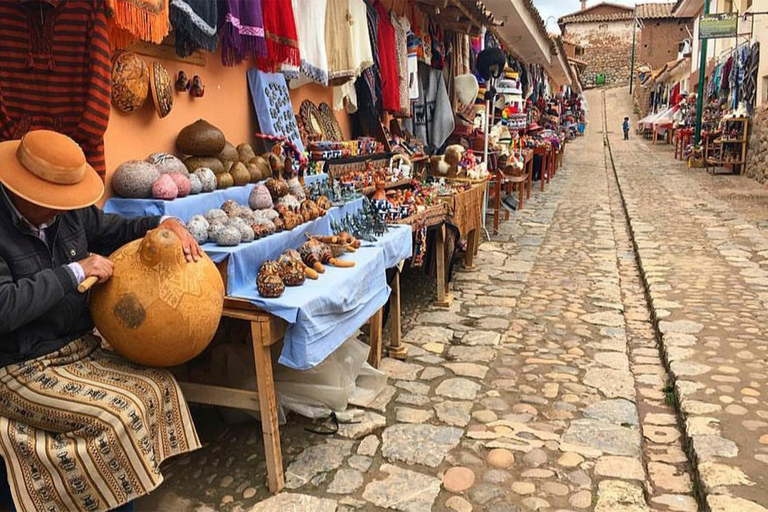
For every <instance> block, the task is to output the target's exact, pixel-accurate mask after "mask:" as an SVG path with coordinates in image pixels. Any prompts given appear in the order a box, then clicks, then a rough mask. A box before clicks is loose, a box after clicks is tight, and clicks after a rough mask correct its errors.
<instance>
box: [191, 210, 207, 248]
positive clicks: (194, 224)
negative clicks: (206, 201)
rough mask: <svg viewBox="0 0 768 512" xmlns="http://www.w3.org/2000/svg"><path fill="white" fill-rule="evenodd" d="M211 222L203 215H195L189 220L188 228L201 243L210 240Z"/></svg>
mask: <svg viewBox="0 0 768 512" xmlns="http://www.w3.org/2000/svg"><path fill="white" fill-rule="evenodd" d="M209 227H210V224H209V223H208V221H207V220H205V217H203V216H202V215H195V216H194V217H192V218H191V219H189V222H187V230H188V231H189V233H190V234H191V235H192V237H193V238H194V239H195V241H197V243H199V244H204V243H205V242H207V241H208V228H209Z"/></svg>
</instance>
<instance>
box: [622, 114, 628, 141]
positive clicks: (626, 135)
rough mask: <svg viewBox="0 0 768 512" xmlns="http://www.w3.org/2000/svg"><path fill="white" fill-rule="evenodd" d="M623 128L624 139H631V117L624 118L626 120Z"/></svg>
mask: <svg viewBox="0 0 768 512" xmlns="http://www.w3.org/2000/svg"><path fill="white" fill-rule="evenodd" d="M621 129H622V130H624V140H629V117H625V118H624V122H623V123H621Z"/></svg>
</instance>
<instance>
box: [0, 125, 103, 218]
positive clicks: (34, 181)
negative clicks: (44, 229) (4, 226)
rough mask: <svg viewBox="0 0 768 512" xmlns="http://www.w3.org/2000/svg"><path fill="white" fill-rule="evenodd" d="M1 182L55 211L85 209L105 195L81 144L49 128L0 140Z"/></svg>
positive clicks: (21, 195)
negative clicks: (16, 138)
mask: <svg viewBox="0 0 768 512" xmlns="http://www.w3.org/2000/svg"><path fill="white" fill-rule="evenodd" d="M0 183H2V184H3V185H4V186H5V187H6V188H7V189H8V190H10V191H11V192H13V193H14V194H16V195H17V196H19V197H21V198H22V199H26V200H27V201H29V202H30V203H34V204H36V205H39V206H43V207H45V208H51V209H54V210H76V209H78V208H85V207H87V206H91V205H92V204H95V203H96V202H97V201H98V200H99V199H101V196H102V195H103V194H104V183H103V182H102V181H101V178H100V177H99V175H98V174H96V171H94V170H93V167H91V166H90V165H88V162H86V160H85V154H83V150H82V149H81V148H80V146H78V145H77V143H76V142H75V141H74V140H72V139H70V138H69V137H67V136H66V135H63V134H61V133H58V132H53V131H49V130H35V131H31V132H29V133H27V134H26V135H25V136H24V137H22V139H21V140H9V141H6V142H0Z"/></svg>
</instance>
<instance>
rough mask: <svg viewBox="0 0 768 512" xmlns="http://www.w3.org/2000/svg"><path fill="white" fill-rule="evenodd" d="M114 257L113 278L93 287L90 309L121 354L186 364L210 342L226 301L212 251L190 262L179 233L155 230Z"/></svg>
mask: <svg viewBox="0 0 768 512" xmlns="http://www.w3.org/2000/svg"><path fill="white" fill-rule="evenodd" d="M110 259H111V260H112V262H113V263H114V271H113V273H112V278H111V279H109V281H107V282H106V283H104V284H101V285H97V286H95V287H94V288H93V290H92V291H91V296H90V311H91V316H92V317H93V321H94V323H95V324H96V327H97V328H98V330H99V332H100V333H101V335H102V336H103V337H104V339H105V340H107V342H108V343H109V344H110V346H111V347H113V348H114V349H115V350H116V351H117V352H118V353H119V354H120V355H122V356H123V357H125V358H126V359H128V360H129V361H132V362H134V363H137V364H142V365H147V366H160V367H165V366H174V365H179V364H182V363H185V362H187V361H189V360H190V359H192V358H194V357H195V356H197V355H198V354H200V353H201V352H202V351H203V350H204V349H205V348H206V347H207V346H208V344H209V343H210V341H211V339H213V335H214V334H215V332H216V329H217V327H218V325H219V320H220V319H221V313H222V309H223V305H224V283H223V282H222V279H221V274H219V271H218V269H217V268H216V265H214V263H213V262H212V261H211V260H210V258H208V256H206V255H203V256H202V258H201V259H200V261H198V262H197V263H195V264H194V265H189V264H187V261H186V260H185V258H184V254H183V252H182V250H181V242H180V241H179V239H178V237H177V236H176V235H175V234H173V233H172V232H170V231H168V230H165V229H156V230H153V231H150V232H149V233H147V235H146V236H145V237H144V238H143V239H140V240H136V241H133V242H131V243H129V244H127V245H125V246H123V247H121V248H120V249H118V250H117V251H116V252H115V253H113V254H112V255H111V256H110Z"/></svg>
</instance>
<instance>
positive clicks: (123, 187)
mask: <svg viewBox="0 0 768 512" xmlns="http://www.w3.org/2000/svg"><path fill="white" fill-rule="evenodd" d="M159 177H160V171H158V170H157V167H155V166H154V165H152V164H150V163H149V162H145V161H143V160H128V161H127V162H124V163H122V164H120V165H119V166H118V167H117V169H115V172H114V173H113V174H112V188H113V189H114V190H115V193H116V194H117V195H119V196H120V197H128V198H134V199H146V198H148V197H152V185H154V184H155V182H156V181H157V179H158V178H159Z"/></svg>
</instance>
